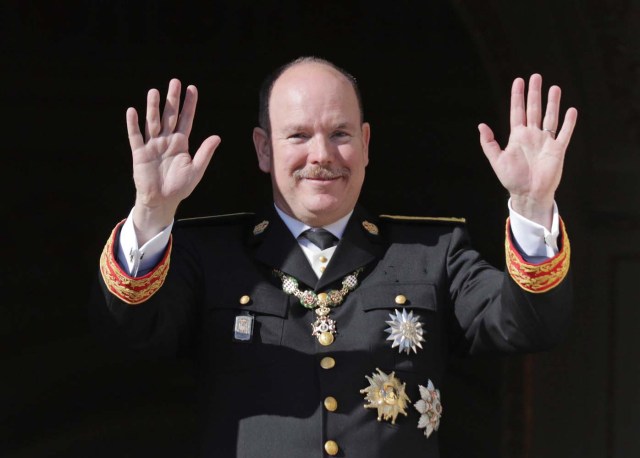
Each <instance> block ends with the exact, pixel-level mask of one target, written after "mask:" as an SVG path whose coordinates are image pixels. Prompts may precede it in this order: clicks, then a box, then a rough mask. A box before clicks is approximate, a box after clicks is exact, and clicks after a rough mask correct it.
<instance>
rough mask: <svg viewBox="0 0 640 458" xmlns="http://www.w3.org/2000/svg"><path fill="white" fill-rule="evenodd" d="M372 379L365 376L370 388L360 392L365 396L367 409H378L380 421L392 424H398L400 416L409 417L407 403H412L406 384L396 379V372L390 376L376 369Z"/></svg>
mask: <svg viewBox="0 0 640 458" xmlns="http://www.w3.org/2000/svg"><path fill="white" fill-rule="evenodd" d="M376 370H377V371H378V373H377V374H376V373H374V374H373V376H372V377H369V376H368V375H365V378H366V379H367V380H368V381H369V386H368V387H366V388H364V389H362V390H360V393H362V394H364V395H365V397H364V399H365V401H367V402H368V404H365V405H364V407H365V409H377V410H378V421H381V420H385V421H388V420H391V424H395V423H396V418H397V417H398V415H399V414H402V415H404V416H407V411H406V408H407V403H408V402H411V400H410V399H409V397H408V396H407V395H406V393H405V385H406V383H401V382H400V380H399V379H397V378H396V376H395V372H392V373H391V374H390V375H389V374H385V373H384V372H382V371H381V370H380V369H376Z"/></svg>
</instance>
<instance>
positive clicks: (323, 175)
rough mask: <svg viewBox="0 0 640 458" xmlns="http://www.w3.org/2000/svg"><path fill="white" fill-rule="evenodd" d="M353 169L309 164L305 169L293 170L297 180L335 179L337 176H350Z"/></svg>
mask: <svg viewBox="0 0 640 458" xmlns="http://www.w3.org/2000/svg"><path fill="white" fill-rule="evenodd" d="M350 175H351V171H350V170H349V169H348V168H346V167H327V166H322V165H309V166H307V167H305V168H303V169H298V170H296V171H295V172H293V177H294V178H295V179H296V180H302V179H305V178H306V179H321V180H333V179H336V178H348V177H349V176H350Z"/></svg>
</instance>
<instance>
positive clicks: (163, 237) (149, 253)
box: [118, 209, 173, 277]
mask: <svg viewBox="0 0 640 458" xmlns="http://www.w3.org/2000/svg"><path fill="white" fill-rule="evenodd" d="M132 214H133V209H131V212H130V213H129V216H128V217H127V220H126V221H125V223H124V224H123V225H122V229H121V230H120V240H119V242H120V243H119V244H118V264H120V267H122V268H123V269H125V270H126V271H127V273H128V274H129V275H130V276H132V277H142V276H143V275H145V274H146V273H147V272H149V271H151V269H153V268H154V267H155V266H156V265H157V264H158V263H159V262H160V260H161V259H162V256H163V255H164V251H165V249H166V248H167V245H168V244H169V237H171V229H172V228H173V222H171V224H169V225H168V226H167V227H165V228H164V229H163V230H162V232H160V233H159V234H157V235H155V236H154V237H153V238H152V239H151V240H149V241H148V242H147V243H145V244H144V245H142V246H141V247H138V238H137V237H136V230H135V228H134V227H133V216H132Z"/></svg>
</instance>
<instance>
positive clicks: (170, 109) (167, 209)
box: [127, 79, 220, 244]
mask: <svg viewBox="0 0 640 458" xmlns="http://www.w3.org/2000/svg"><path fill="white" fill-rule="evenodd" d="M180 92H181V84H180V81H179V80H177V79H172V80H171V82H170V83H169V90H168V91H167V100H166V102H165V106H164V111H163V112H162V115H161V113H160V93H159V92H158V90H157V89H151V90H150V91H149V93H148V95H147V114H146V122H145V133H144V137H143V135H142V133H141V131H140V126H139V124H138V113H137V111H136V110H135V108H129V109H128V110H127V131H128V133H129V144H130V145H131V154H132V157H133V179H134V182H135V186H136V203H135V207H134V210H133V221H134V226H135V228H136V234H137V236H138V243H140V244H143V243H145V242H146V240H148V239H150V238H151V237H153V236H154V235H155V234H157V233H158V232H160V231H161V230H162V229H163V228H164V227H166V226H168V225H169V224H170V223H171V221H172V219H173V217H174V215H175V212H176V209H177V208H178V205H179V204H180V202H181V201H182V200H183V199H185V198H186V197H188V196H189V195H190V194H191V192H192V191H193V190H194V189H195V187H196V185H197V184H198V183H199V182H200V180H201V179H202V176H203V175H204V172H205V170H206V168H207V165H208V164H209V161H210V160H211V158H212V157H213V153H214V151H215V150H216V148H217V147H218V145H219V144H220V137H218V136H215V135H213V136H211V137H209V138H207V139H206V140H204V141H203V142H202V144H201V145H200V148H198V150H197V151H196V153H195V155H194V156H193V157H192V156H191V154H190V153H189V134H190V133H191V127H192V125H193V118H194V115H195V111H196V104H197V100H198V91H197V89H196V87H195V86H189V87H187V90H186V95H185V98H184V103H183V105H182V111H180Z"/></svg>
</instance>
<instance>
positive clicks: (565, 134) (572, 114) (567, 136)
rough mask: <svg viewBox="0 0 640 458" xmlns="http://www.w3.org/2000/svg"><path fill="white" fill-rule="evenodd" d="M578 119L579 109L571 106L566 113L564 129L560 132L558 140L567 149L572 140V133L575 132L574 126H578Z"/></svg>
mask: <svg viewBox="0 0 640 458" xmlns="http://www.w3.org/2000/svg"><path fill="white" fill-rule="evenodd" d="M577 120H578V110H576V109H575V108H569V109H568V110H567V113H566V114H565V115H564V121H563V123H562V129H560V132H558V137H557V138H556V140H557V141H558V142H559V143H560V144H561V145H563V146H564V148H565V149H566V148H567V146H569V142H570V141H571V135H572V134H573V128H574V127H575V126H576V122H577Z"/></svg>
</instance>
